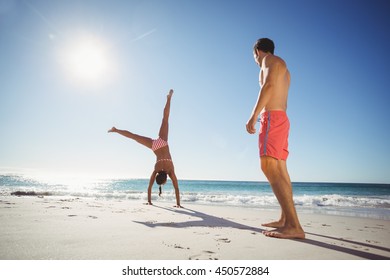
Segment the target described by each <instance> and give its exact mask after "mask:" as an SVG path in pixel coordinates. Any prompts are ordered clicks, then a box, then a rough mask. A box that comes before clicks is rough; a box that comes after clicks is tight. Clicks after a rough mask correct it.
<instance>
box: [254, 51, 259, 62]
mask: <svg viewBox="0 0 390 280" xmlns="http://www.w3.org/2000/svg"><path fill="white" fill-rule="evenodd" d="M253 58H254V60H255V62H256V64H257V65H260V61H259V51H258V50H254V51H253Z"/></svg>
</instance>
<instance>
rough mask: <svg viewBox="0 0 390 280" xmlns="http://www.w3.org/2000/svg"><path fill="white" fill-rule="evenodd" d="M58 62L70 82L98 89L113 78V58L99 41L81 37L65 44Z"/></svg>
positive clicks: (105, 45) (104, 44)
mask: <svg viewBox="0 0 390 280" xmlns="http://www.w3.org/2000/svg"><path fill="white" fill-rule="evenodd" d="M60 61H61V64H62V65H63V67H64V70H65V71H66V73H67V76H68V77H69V78H70V79H71V81H72V82H75V83H77V84H80V85H83V86H88V87H98V86H102V85H104V84H106V83H108V82H110V81H111V80H112V78H113V72H114V67H113V58H112V57H110V52H109V47H108V45H107V44H106V43H105V42H103V41H102V40H101V39H98V38H95V37H91V36H83V37H80V38H79V39H77V40H74V41H72V42H70V43H69V44H67V45H66V46H65V47H64V48H63V49H62V51H61V52H60Z"/></svg>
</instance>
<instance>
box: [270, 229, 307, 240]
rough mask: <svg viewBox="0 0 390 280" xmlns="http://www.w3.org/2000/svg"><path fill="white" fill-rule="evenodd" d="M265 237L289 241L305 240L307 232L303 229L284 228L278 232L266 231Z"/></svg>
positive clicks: (277, 230)
mask: <svg viewBox="0 0 390 280" xmlns="http://www.w3.org/2000/svg"><path fill="white" fill-rule="evenodd" d="M264 235H265V236H268V237H274V238H287V239H305V232H304V231H303V230H302V229H295V228H286V227H282V228H279V229H276V230H271V231H265V232H264Z"/></svg>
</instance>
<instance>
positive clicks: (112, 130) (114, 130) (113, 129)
mask: <svg viewBox="0 0 390 280" xmlns="http://www.w3.org/2000/svg"><path fill="white" fill-rule="evenodd" d="M108 132H116V128H115V126H113V127H112V128H111V129H110V130H108Z"/></svg>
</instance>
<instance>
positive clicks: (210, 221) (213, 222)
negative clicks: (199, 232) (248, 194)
mask: <svg viewBox="0 0 390 280" xmlns="http://www.w3.org/2000/svg"><path fill="white" fill-rule="evenodd" d="M153 207H157V208H160V209H163V210H167V211H170V212H173V213H177V214H182V215H187V216H191V217H195V218H198V219H197V220H192V221H185V222H174V223H173V222H161V223H155V222H140V221H133V222H135V223H138V224H142V225H145V226H148V227H151V228H154V227H175V228H186V227H214V228H215V227H225V228H236V229H241V230H249V231H254V232H257V233H263V230H262V229H259V228H256V227H251V226H248V225H244V224H240V223H236V222H233V221H231V220H227V219H224V218H220V217H215V216H212V215H208V214H205V213H203V212H199V211H196V210H192V209H189V208H178V209H174V210H173V209H170V208H167V207H161V206H156V205H153Z"/></svg>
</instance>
